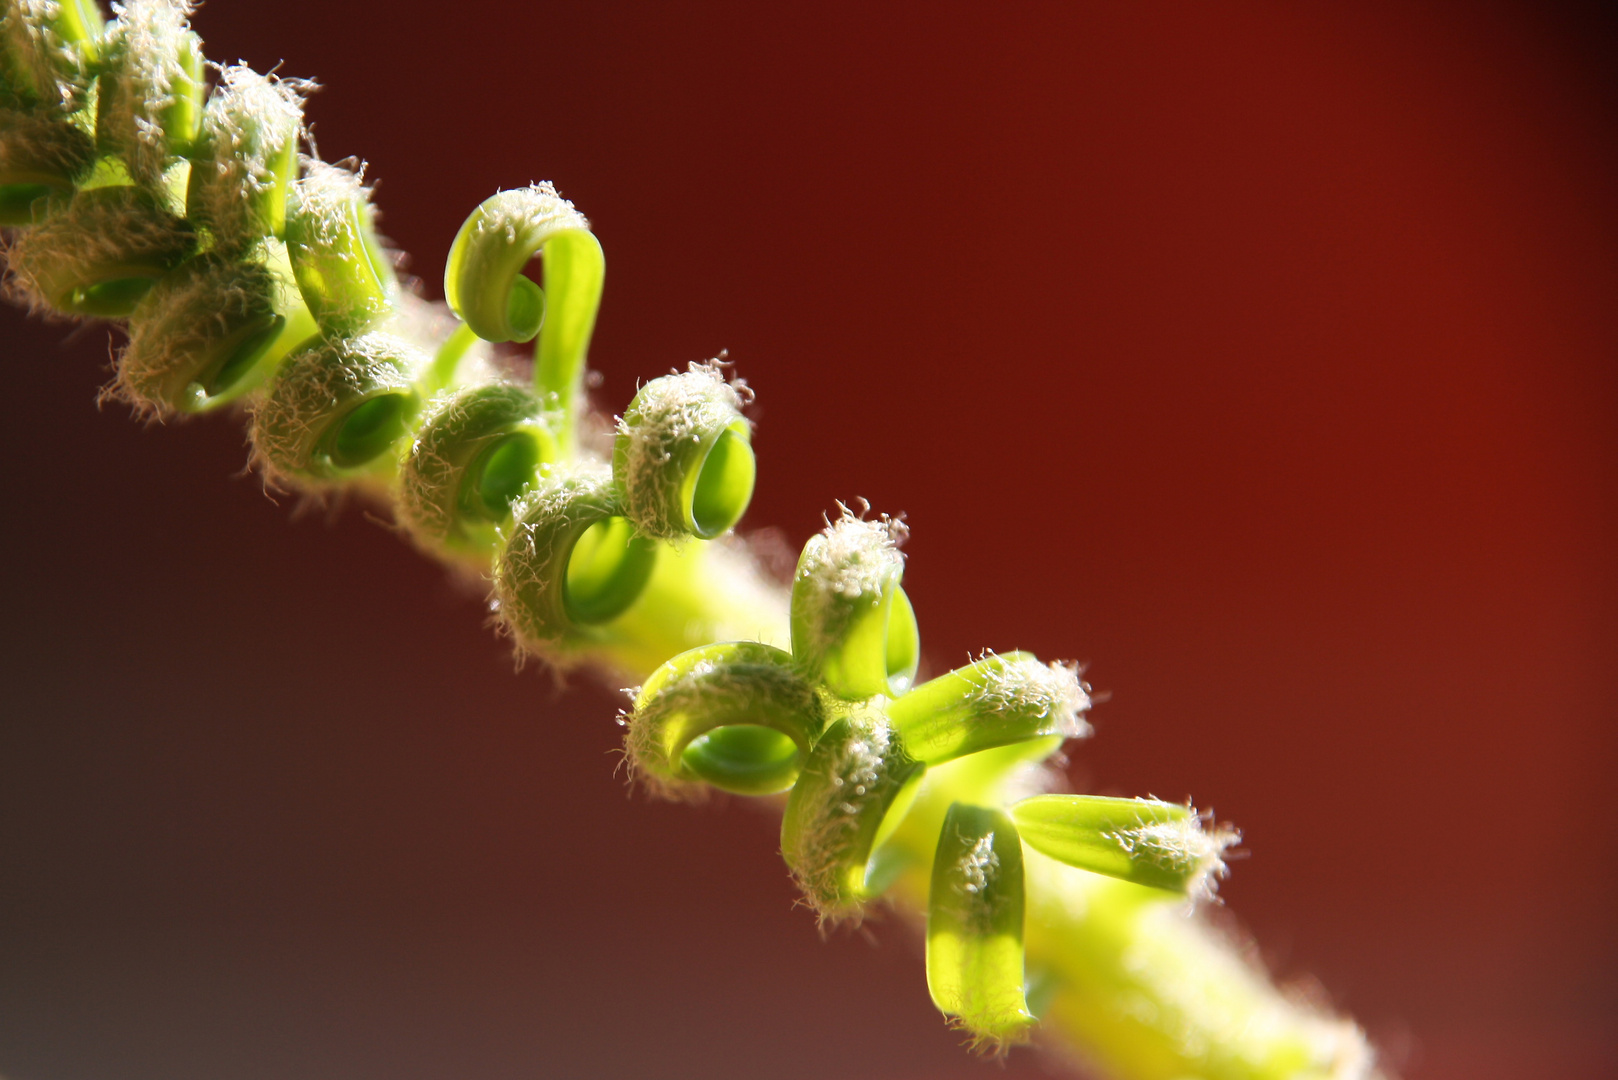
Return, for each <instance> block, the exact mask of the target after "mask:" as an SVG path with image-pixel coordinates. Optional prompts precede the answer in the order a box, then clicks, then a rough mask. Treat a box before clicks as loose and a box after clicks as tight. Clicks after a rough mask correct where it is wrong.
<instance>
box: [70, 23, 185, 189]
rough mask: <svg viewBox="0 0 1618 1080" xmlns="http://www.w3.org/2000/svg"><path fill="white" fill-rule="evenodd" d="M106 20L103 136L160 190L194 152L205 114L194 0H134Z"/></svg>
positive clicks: (142, 181) (141, 178)
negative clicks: (173, 168) (173, 165)
mask: <svg viewBox="0 0 1618 1080" xmlns="http://www.w3.org/2000/svg"><path fill="white" fill-rule="evenodd" d="M115 10H116V11H117V16H118V17H117V18H116V19H114V20H113V22H112V25H110V26H109V27H108V28H107V33H106V39H105V45H104V47H103V50H102V57H101V63H100V65H99V75H100V77H99V78H98V79H97V82H96V86H97V91H96V144H97V146H98V147H99V149H100V151H101V152H102V153H103V154H109V155H112V156H114V157H116V158H118V159H119V160H121V161H122V162H123V164H124V167H125V168H126V169H128V171H129V176H130V179H132V180H133V181H134V182H135V183H136V184H138V185H141V186H143V187H146V188H148V189H153V190H155V189H156V188H158V187H159V186H161V184H162V183H163V179H164V178H163V173H164V170H165V169H166V168H167V167H168V164H169V161H170V159H171V158H175V157H183V156H185V155H187V154H189V153H190V152H191V150H192V146H193V144H194V143H195V141H196V137H197V129H198V125H199V124H200V123H201V120H202V98H203V94H204V93H205V92H206V90H207V83H206V81H205V80H204V78H203V57H202V41H201V39H199V38H198V37H197V35H196V34H194V33H193V32H192V31H191V25H190V21H189V20H190V16H191V10H192V5H191V4H190V3H189V2H188V0H128V2H127V3H125V4H124V5H122V7H120V8H117V9H115Z"/></svg>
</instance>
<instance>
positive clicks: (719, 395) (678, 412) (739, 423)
mask: <svg viewBox="0 0 1618 1080" xmlns="http://www.w3.org/2000/svg"><path fill="white" fill-rule="evenodd" d="M749 400H751V394H750V393H749V392H748V390H747V384H746V383H744V382H741V381H740V380H736V381H727V380H726V379H725V376H724V372H723V370H722V369H721V368H720V367H719V365H718V364H713V363H709V364H692V365H691V367H690V370H689V371H686V372H683V373H681V374H676V375H664V376H663V377H661V378H657V379H653V380H652V381H651V382H649V383H647V384H646V385H645V386H643V387H641V388H640V392H639V393H637V394H636V395H635V400H634V401H632V402H631V403H630V405H629V408H628V409H627V410H625V412H624V415H623V419H621V420H620V421H619V422H618V437H617V440H616V441H615V443H614V445H613V454H612V471H613V477H614V480H615V481H616V482H617V484H618V487H619V490H621V491H622V492H623V498H624V513H625V514H626V515H627V516H628V517H629V519H630V520H631V521H633V522H634V523H635V525H636V526H637V527H638V528H639V529H640V530H641V532H643V533H645V534H646V535H647V536H658V537H670V538H672V537H676V536H698V537H701V538H703V539H704V540H708V539H712V538H713V537H715V536H718V535H719V534H720V533H722V532H725V531H726V530H727V529H729V528H731V526H733V525H735V524H736V522H737V521H738V520H739V519H740V518H741V516H742V514H743V512H744V511H746V509H747V504H748V502H749V501H750V500H751V499H752V497H753V480H754V476H755V472H756V469H755V466H754V462H753V448H752V425H751V424H749V423H748V422H747V420H746V419H745V418H744V417H743V416H742V412H741V410H742V406H743V404H745V403H746V402H747V401H749Z"/></svg>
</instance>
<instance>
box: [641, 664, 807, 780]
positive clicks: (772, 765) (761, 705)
mask: <svg viewBox="0 0 1618 1080" xmlns="http://www.w3.org/2000/svg"><path fill="white" fill-rule="evenodd" d="M626 719H627V723H628V726H629V731H628V734H627V735H626V736H625V738H624V749H625V751H626V753H627V755H628V760H629V763H630V768H631V769H632V770H633V772H634V775H635V777H636V779H638V780H640V781H641V782H642V783H644V784H646V785H647V786H648V787H649V788H651V789H652V790H653V791H655V792H657V793H658V794H661V795H665V796H671V797H672V796H677V795H683V794H688V793H689V792H690V791H691V789H692V786H693V784H694V782H696V781H699V780H700V781H707V782H708V783H709V784H712V785H713V786H714V787H717V788H719V789H720V790H722V791H730V792H734V793H736V794H739V795H769V794H773V793H774V792H777V791H785V790H786V789H787V788H789V787H791V786H792V783H793V781H794V780H796V779H797V777H798V771H799V767H800V765H801V763H802V762H803V760H804V758H805V757H807V756H808V754H809V752H810V746H811V744H812V743H813V742H814V740H815V738H816V737H817V736H819V734H820V730H821V728H822V726H823V725H824V724H825V710H824V708H823V706H822V704H821V700H820V697H819V695H818V694H816V693H815V689H814V687H813V686H811V685H810V684H809V683H808V682H806V681H805V680H804V678H803V676H802V675H801V674H800V673H799V672H798V671H797V669H796V668H795V667H794V666H793V663H792V654H791V653H788V652H785V651H783V650H781V649H777V648H773V647H771V646H769V645H762V644H759V643H758V642H753V641H732V642H723V643H720V644H717V645H707V646H704V647H703V648H700V649H692V650H691V651H690V652H686V653H681V654H680V655H679V656H676V657H675V658H674V659H672V660H670V661H669V662H668V663H666V664H664V665H663V666H662V667H660V668H658V669H657V671H655V672H654V673H653V674H652V677H651V678H649V679H647V680H646V683H645V685H644V686H642V687H641V688H640V691H639V692H638V693H637V694H636V696H635V707H634V709H633V710H632V711H631V712H630V713H629V715H628V717H627V718H626Z"/></svg>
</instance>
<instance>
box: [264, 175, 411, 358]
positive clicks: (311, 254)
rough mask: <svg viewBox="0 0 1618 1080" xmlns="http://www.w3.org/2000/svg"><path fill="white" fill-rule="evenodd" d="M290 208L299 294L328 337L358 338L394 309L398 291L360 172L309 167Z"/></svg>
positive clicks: (289, 241) (288, 226)
mask: <svg viewBox="0 0 1618 1080" xmlns="http://www.w3.org/2000/svg"><path fill="white" fill-rule="evenodd" d="M303 167H304V175H303V176H302V177H301V178H300V179H299V180H297V181H296V182H295V183H293V185H292V190H291V193H290V197H289V199H288V202H287V220H286V239H287V252H288V254H289V255H290V256H291V258H292V272H293V275H294V276H295V277H296V278H297V280H298V290H299V291H300V292H302V293H303V301H304V303H306V304H308V305H309V311H310V312H311V313H312V314H313V315H314V317H315V321H316V322H317V323H319V324H320V332H321V333H323V334H325V335H326V336H327V337H346V336H351V335H354V334H360V333H363V332H365V331H366V330H368V329H370V328H371V327H372V326H374V325H376V323H377V322H378V321H380V320H381V319H382V317H383V316H385V315H386V314H387V313H388V311H389V310H390V309H391V308H392V306H393V302H394V294H395V292H396V290H397V288H398V284H397V282H396V281H395V279H394V275H393V268H392V267H391V266H389V264H388V259H387V256H386V255H385V254H384V252H383V250H382V244H381V241H379V240H378V239H377V236H376V230H375V226H374V221H375V216H376V215H375V211H374V210H373V209H372V206H371V192H370V189H369V188H367V187H365V185H364V184H363V183H362V182H361V178H362V176H363V175H364V172H365V166H364V165H360V166H359V167H358V169H357V171H351V170H349V169H346V168H343V167H342V166H341V165H328V164H326V163H325V162H324V161H317V160H315V159H313V158H305V159H304V160H303Z"/></svg>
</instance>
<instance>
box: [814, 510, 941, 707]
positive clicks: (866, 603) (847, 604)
mask: <svg viewBox="0 0 1618 1080" xmlns="http://www.w3.org/2000/svg"><path fill="white" fill-rule="evenodd" d="M842 511H843V513H842V516H841V517H840V518H838V519H837V520H836V521H834V522H831V523H830V524H828V525H827V526H826V528H825V530H824V531H822V532H821V533H820V534H819V535H817V536H813V537H811V538H810V539H809V543H807V544H805V545H804V549H803V554H802V555H801V556H800V557H799V559H798V570H797V573H796V575H794V577H793V581H792V655H793V656H795V657H797V659H798V662H799V663H800V664H802V665H804V668H805V669H806V670H807V671H809V672H810V673H811V674H812V675H814V676H815V677H817V678H819V679H822V680H824V682H825V684H826V686H827V687H828V688H829V689H831V690H832V692H833V693H836V694H839V695H841V696H843V697H845V698H850V699H858V698H866V697H871V696H873V695H876V694H884V695H887V696H889V697H897V696H898V695H900V694H902V693H904V692H905V691H906V690H908V689H909V688H910V683H911V681H912V680H913V679H914V678H915V677H916V665H917V663H918V662H919V660H920V657H921V632H920V630H919V628H918V627H917V625H916V614H915V611H914V610H913V609H912V608H911V606H910V598H909V597H908V596H906V595H905V591H904V589H902V588H900V586H899V582H900V581H901V579H902V578H903V577H904V555H903V554H901V553H900V551H899V544H900V543H901V542H903V540H904V538H905V536H906V535H908V530H907V529H906V528H905V526H904V523H903V522H901V521H897V520H894V519H891V518H889V517H888V516H887V515H886V514H883V515H882V516H881V517H880V518H878V519H877V520H876V521H866V520H864V519H862V518H859V517H856V516H855V515H854V514H852V513H851V512H849V509H848V508H847V507H846V506H845V507H843V508H842Z"/></svg>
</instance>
